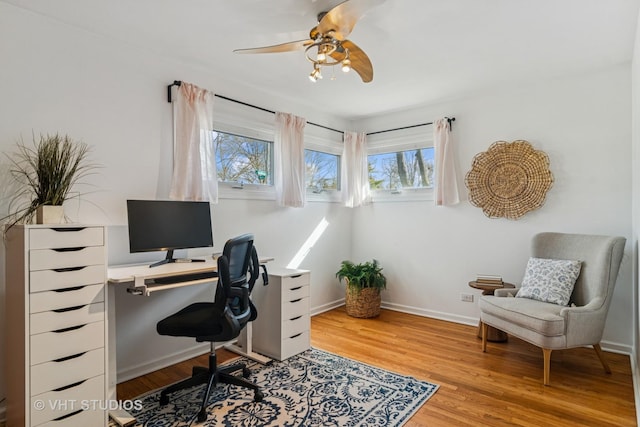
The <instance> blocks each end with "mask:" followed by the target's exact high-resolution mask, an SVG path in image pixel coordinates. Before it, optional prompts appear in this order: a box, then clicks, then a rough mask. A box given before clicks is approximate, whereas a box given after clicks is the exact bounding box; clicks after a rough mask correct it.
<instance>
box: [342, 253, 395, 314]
mask: <svg viewBox="0 0 640 427" xmlns="http://www.w3.org/2000/svg"><path fill="white" fill-rule="evenodd" d="M336 277H337V278H338V279H339V280H340V281H342V280H343V279H344V280H345V282H346V283H347V287H346V296H345V305H346V310H347V314H348V315H350V316H353V317H365V318H366V317H375V316H377V315H379V314H380V304H381V297H380V291H381V290H382V289H386V288H387V278H386V277H385V276H384V274H382V267H380V264H379V263H378V261H377V260H375V259H374V260H373V261H367V262H364V263H360V264H355V263H353V262H351V261H342V264H341V265H340V269H339V270H338V272H337V273H336Z"/></svg>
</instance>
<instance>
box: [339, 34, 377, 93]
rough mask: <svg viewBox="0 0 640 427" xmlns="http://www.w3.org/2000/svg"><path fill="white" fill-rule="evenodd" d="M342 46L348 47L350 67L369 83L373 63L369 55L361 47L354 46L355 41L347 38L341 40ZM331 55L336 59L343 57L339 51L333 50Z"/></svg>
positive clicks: (371, 76) (371, 77) (371, 78)
mask: <svg viewBox="0 0 640 427" xmlns="http://www.w3.org/2000/svg"><path fill="white" fill-rule="evenodd" d="M342 47H343V48H345V49H349V59H350V60H351V69H353V70H355V72H356V73H358V74H359V75H360V78H361V79H362V81H363V82H364V83H369V82H370V81H371V80H373V65H371V61H370V60H369V57H368V56H367V54H366V53H364V51H363V50H362V49H360V48H359V47H358V46H356V44H355V43H353V42H351V41H349V40H343V41H342ZM331 57H332V58H334V59H336V60H338V61H339V60H341V59H342V58H344V54H343V53H342V52H339V51H337V50H336V51H335V52H333V53H332V54H331Z"/></svg>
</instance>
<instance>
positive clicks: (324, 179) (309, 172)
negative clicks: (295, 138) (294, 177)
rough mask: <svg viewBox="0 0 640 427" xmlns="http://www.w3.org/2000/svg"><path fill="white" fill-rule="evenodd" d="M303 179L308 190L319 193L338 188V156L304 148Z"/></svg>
mask: <svg viewBox="0 0 640 427" xmlns="http://www.w3.org/2000/svg"><path fill="white" fill-rule="evenodd" d="M304 162H305V167H306V169H305V180H306V187H307V190H308V191H312V192H313V193H321V192H323V191H328V190H334V191H335V190H339V189H340V174H339V171H340V156H338V155H336V154H331V153H325V152H322V151H315V150H304Z"/></svg>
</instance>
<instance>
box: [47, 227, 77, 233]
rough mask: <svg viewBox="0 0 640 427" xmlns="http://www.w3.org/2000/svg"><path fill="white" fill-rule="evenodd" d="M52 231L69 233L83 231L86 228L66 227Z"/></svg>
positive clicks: (53, 228) (54, 228)
mask: <svg viewBox="0 0 640 427" xmlns="http://www.w3.org/2000/svg"><path fill="white" fill-rule="evenodd" d="M51 229H52V230H53V231H57V232H58V233H69V232H74V231H82V230H84V229H85V227H65V228H60V227H52V228H51Z"/></svg>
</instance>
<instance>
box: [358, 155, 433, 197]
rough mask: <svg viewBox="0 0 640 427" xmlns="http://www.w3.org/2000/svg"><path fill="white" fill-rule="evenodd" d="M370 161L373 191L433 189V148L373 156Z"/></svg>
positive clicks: (370, 178)
mask: <svg viewBox="0 0 640 427" xmlns="http://www.w3.org/2000/svg"><path fill="white" fill-rule="evenodd" d="M368 160H369V183H370V185H371V189H372V190H392V189H395V188H432V187H433V169H434V162H433V148H432V147H430V148H422V149H416V150H407V151H399V152H397V153H383V154H373V155H370V156H368Z"/></svg>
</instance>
